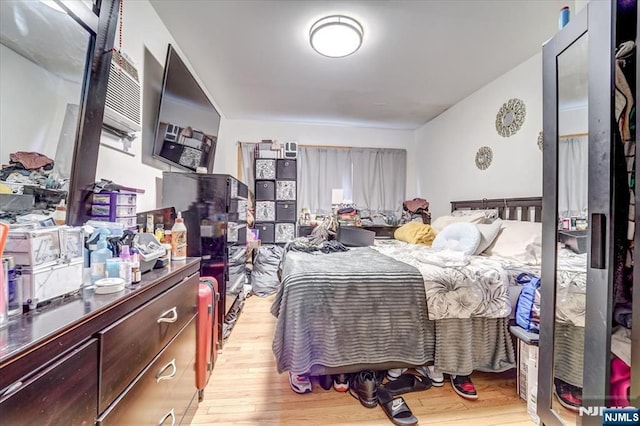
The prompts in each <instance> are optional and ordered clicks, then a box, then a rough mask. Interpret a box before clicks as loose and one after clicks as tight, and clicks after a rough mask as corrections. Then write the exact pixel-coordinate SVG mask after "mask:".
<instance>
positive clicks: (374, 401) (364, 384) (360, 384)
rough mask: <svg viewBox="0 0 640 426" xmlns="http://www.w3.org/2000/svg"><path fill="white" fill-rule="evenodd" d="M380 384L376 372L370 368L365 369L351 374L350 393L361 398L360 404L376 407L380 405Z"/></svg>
mask: <svg viewBox="0 0 640 426" xmlns="http://www.w3.org/2000/svg"><path fill="white" fill-rule="evenodd" d="M377 390H378V384H377V383H376V373H375V372H374V371H370V370H363V371H361V372H359V373H357V374H354V375H352V376H351V386H350V387H349V393H351V395H352V396H353V397H355V398H358V399H359V400H360V404H362V405H363V406H365V407H367V408H374V407H375V406H376V405H378V393H377Z"/></svg>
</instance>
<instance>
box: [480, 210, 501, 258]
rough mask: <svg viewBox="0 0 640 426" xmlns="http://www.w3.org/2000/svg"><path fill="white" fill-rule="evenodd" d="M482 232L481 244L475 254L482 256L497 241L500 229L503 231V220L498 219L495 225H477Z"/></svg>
mask: <svg viewBox="0 0 640 426" xmlns="http://www.w3.org/2000/svg"><path fill="white" fill-rule="evenodd" d="M476 226H477V227H478V230H479V231H480V244H479V245H478V248H477V249H476V251H475V253H474V254H480V253H482V252H483V251H485V250H486V249H487V247H489V246H490V245H491V243H493V240H495V239H496V237H497V236H498V233H499V232H500V229H502V219H496V220H495V221H494V222H493V223H490V224H483V223H479V224H477V225H476Z"/></svg>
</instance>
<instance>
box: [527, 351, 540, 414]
mask: <svg viewBox="0 0 640 426" xmlns="http://www.w3.org/2000/svg"><path fill="white" fill-rule="evenodd" d="M527 346H529V351H528V352H529V358H528V360H527V412H528V413H529V415H530V416H531V420H533V422H534V423H535V424H537V425H539V424H540V418H539V417H538V414H537V413H536V410H537V405H538V347H537V346H532V345H527Z"/></svg>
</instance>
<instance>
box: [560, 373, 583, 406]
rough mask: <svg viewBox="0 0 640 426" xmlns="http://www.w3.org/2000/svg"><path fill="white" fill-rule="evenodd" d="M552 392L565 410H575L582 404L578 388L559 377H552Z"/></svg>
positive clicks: (580, 392)
mask: <svg viewBox="0 0 640 426" xmlns="http://www.w3.org/2000/svg"><path fill="white" fill-rule="evenodd" d="M553 393H554V395H555V396H556V398H557V399H558V402H560V405H562V406H563V407H564V408H566V409H567V410H571V411H575V412H577V411H578V410H579V409H580V407H581V406H582V391H581V389H580V388H578V387H576V386H573V385H570V384H569V383H567V382H565V381H562V380H560V379H554V387H553Z"/></svg>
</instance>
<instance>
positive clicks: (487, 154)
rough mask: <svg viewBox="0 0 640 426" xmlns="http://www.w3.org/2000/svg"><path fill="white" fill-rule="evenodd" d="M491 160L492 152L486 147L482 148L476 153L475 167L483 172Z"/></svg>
mask: <svg viewBox="0 0 640 426" xmlns="http://www.w3.org/2000/svg"><path fill="white" fill-rule="evenodd" d="M491 160H493V151H492V150H491V148H489V147H488V146H482V147H480V149H478V152H476V167H477V168H479V169H480V170H484V169H486V168H487V167H489V166H490V165H491Z"/></svg>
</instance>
